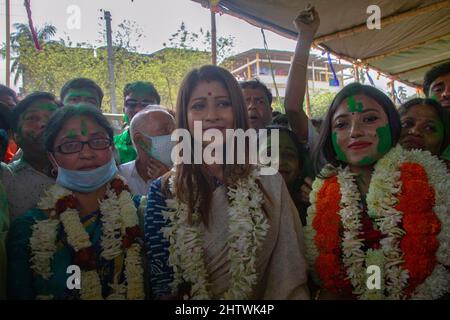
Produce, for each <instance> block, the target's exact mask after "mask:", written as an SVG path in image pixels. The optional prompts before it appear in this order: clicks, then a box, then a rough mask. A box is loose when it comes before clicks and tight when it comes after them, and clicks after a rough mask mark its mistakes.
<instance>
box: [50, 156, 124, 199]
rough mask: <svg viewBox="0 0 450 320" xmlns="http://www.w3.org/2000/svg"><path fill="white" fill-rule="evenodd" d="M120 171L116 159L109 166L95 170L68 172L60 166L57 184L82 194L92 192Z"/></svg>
mask: <svg viewBox="0 0 450 320" xmlns="http://www.w3.org/2000/svg"><path fill="white" fill-rule="evenodd" d="M117 172H118V169H117V166H116V162H115V161H114V158H112V159H111V161H109V162H108V163H107V164H105V165H103V166H101V167H98V168H96V169H94V170H88V171H77V170H68V169H64V168H62V167H60V166H58V177H57V178H56V183H57V184H59V185H61V186H63V187H65V188H67V189H69V190H73V191H78V192H82V193H87V192H92V191H95V190H97V189H98V188H100V187H101V186H103V185H104V184H106V183H108V182H109V181H111V180H112V179H113V178H114V177H115V176H116V174H117Z"/></svg>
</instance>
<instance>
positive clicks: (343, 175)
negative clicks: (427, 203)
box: [305, 146, 450, 299]
mask: <svg viewBox="0 0 450 320" xmlns="http://www.w3.org/2000/svg"><path fill="white" fill-rule="evenodd" d="M404 162H412V163H418V164H420V165H421V166H422V167H423V168H424V169H425V171H426V172H427V175H428V179H429V182H430V184H431V185H432V187H433V188H434V190H435V205H434V207H433V211H434V212H435V214H436V215H437V217H438V219H439V221H440V223H441V231H440V233H439V235H438V236H437V239H438V240H439V243H440V246H439V249H438V251H437V253H436V257H437V260H438V263H437V264H436V266H435V268H434V270H433V272H432V274H431V275H430V276H429V277H428V278H427V279H426V280H425V281H424V282H423V283H422V284H421V285H419V286H418V287H417V288H416V290H415V292H414V294H413V296H412V298H420V299H425V298H426V299H437V298H439V297H441V296H442V295H443V294H444V293H446V292H447V291H448V290H449V289H450V273H449V272H448V271H447V270H446V269H445V267H444V266H449V265H450V245H449V243H450V216H449V208H450V196H449V190H450V176H449V174H448V172H447V169H446V167H445V165H444V164H443V163H442V162H441V161H439V160H438V159H437V158H436V157H433V156H432V155H431V154H430V153H429V152H423V151H418V150H417V151H406V150H403V149H402V148H401V147H400V146H397V147H395V148H393V149H392V150H391V151H389V153H388V154H386V155H385V156H384V157H383V158H382V159H380V160H379V161H378V162H377V164H376V165H375V168H374V173H373V175H372V179H371V182H370V186H369V192H368V194H367V206H368V214H369V216H370V217H371V218H372V219H373V220H374V221H375V225H376V226H377V227H378V229H379V230H380V231H381V232H382V234H383V235H384V236H385V237H384V238H383V239H382V240H381V241H380V245H381V249H379V250H368V251H367V252H366V253H365V254H364V253H363V252H362V249H361V248H362V242H361V241H362V240H361V239H359V237H358V235H359V229H360V227H361V225H360V221H359V212H360V209H359V207H358V201H359V199H360V194H359V192H358V189H357V187H356V184H355V182H354V177H353V174H351V173H350V172H349V170H348V169H344V170H342V169H339V170H338V176H337V178H338V182H339V185H340V192H341V195H342V196H341V202H340V206H341V210H340V211H339V215H340V216H341V222H342V225H343V228H344V236H343V239H342V249H343V256H342V261H343V264H344V266H345V267H346V268H347V275H348V276H349V278H350V280H351V283H352V286H353V288H354V290H353V293H354V294H357V295H358V296H359V297H360V298H361V299H383V298H388V299H404V298H405V296H404V294H403V290H404V289H405V288H406V287H407V285H408V278H409V275H408V271H407V270H405V269H403V268H402V267H401V265H402V263H403V262H404V261H403V252H402V251H401V249H400V247H399V243H400V240H401V238H402V237H403V235H404V234H405V231H404V230H403V229H401V228H399V227H398V225H399V224H400V223H401V221H402V217H403V213H402V212H399V211H398V210H396V209H395V208H394V207H395V205H396V204H397V203H398V199H397V195H398V193H399V192H400V190H401V181H400V166H401V165H402V164H403V163H404ZM323 184H324V181H323V180H321V179H316V180H315V181H314V183H313V190H312V192H311V194H310V200H311V206H310V207H309V208H308V216H307V226H306V227H305V243H306V248H307V254H306V258H307V260H308V263H309V265H310V267H311V268H312V269H314V263H315V261H316V259H317V257H318V256H319V251H318V249H317V247H316V245H315V243H314V237H315V235H316V231H315V230H314V228H313V226H312V222H313V221H314V218H315V216H316V214H317V212H316V202H317V199H316V197H317V193H318V192H319V191H320V189H321V188H322V186H323ZM369 265H378V266H383V268H381V270H382V279H381V280H382V281H381V282H382V283H381V289H380V290H369V289H367V286H366V280H367V278H366V272H365V270H366V269H365V268H366V267H367V266H369ZM315 278H318V277H317V276H315ZM318 283H320V282H318ZM384 289H386V291H387V297H385V296H384V294H383V292H384Z"/></svg>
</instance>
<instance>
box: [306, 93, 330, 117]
mask: <svg viewBox="0 0 450 320" xmlns="http://www.w3.org/2000/svg"><path fill="white" fill-rule="evenodd" d="M335 95H336V93H334V92H326V91H321V92H317V93H313V94H310V99H309V100H310V104H311V118H323V117H325V114H326V113H327V111H328V108H329V107H330V105H331V102H332V101H333V99H334V97H335Z"/></svg>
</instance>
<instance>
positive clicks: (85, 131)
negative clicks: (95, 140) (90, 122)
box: [81, 119, 88, 136]
mask: <svg viewBox="0 0 450 320" xmlns="http://www.w3.org/2000/svg"><path fill="white" fill-rule="evenodd" d="M81 134H82V135H83V136H87V134H88V128H87V123H86V120H84V119H82V120H81Z"/></svg>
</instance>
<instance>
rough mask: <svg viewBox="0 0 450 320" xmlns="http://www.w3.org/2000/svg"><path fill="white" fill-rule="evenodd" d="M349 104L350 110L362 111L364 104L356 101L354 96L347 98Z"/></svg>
mask: <svg viewBox="0 0 450 320" xmlns="http://www.w3.org/2000/svg"><path fill="white" fill-rule="evenodd" d="M347 106H348V111H349V112H362V111H363V104H362V103H361V102H356V100H355V97H354V96H349V97H348V98H347Z"/></svg>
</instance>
